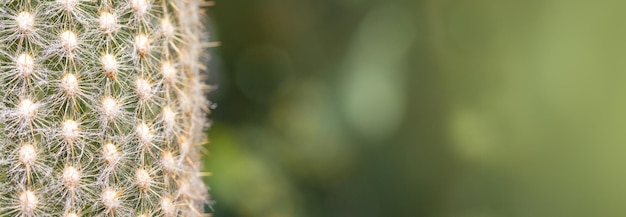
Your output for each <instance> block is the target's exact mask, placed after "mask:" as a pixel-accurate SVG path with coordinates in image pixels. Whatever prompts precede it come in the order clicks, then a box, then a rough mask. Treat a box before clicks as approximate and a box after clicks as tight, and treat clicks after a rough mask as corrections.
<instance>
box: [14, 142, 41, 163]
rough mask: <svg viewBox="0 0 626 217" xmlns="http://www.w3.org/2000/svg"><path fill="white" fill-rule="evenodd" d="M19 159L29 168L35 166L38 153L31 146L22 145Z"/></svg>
mask: <svg viewBox="0 0 626 217" xmlns="http://www.w3.org/2000/svg"><path fill="white" fill-rule="evenodd" d="M18 158H19V160H20V163H22V164H23V165H25V166H27V167H29V166H32V165H34V164H35V161H36V160H37V151H36V150H35V147H34V146H33V145H31V144H22V146H21V147H20V150H19V151H18Z"/></svg>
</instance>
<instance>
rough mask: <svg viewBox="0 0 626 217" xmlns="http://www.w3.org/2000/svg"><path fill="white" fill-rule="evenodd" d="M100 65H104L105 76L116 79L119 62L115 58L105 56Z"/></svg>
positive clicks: (108, 55) (109, 55)
mask: <svg viewBox="0 0 626 217" xmlns="http://www.w3.org/2000/svg"><path fill="white" fill-rule="evenodd" d="M100 63H101V64H102V69H103V70H104V74H106V75H107V76H109V77H115V74H116V73H117V60H116V59H115V56H113V55H111V54H105V55H103V56H102V57H101V58H100Z"/></svg>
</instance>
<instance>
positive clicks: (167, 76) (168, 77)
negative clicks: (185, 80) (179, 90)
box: [161, 61, 176, 85]
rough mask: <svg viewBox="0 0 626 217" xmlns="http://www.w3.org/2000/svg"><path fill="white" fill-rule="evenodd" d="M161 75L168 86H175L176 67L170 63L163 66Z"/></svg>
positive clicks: (167, 62) (164, 63)
mask: <svg viewBox="0 0 626 217" xmlns="http://www.w3.org/2000/svg"><path fill="white" fill-rule="evenodd" d="M161 74H162V75H163V80H164V81H165V83H166V84H169V85H173V84H174V82H176V67H174V65H173V64H172V63H170V62H169V61H165V62H163V63H162V64H161Z"/></svg>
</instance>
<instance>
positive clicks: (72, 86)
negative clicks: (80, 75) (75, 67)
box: [61, 74, 79, 97]
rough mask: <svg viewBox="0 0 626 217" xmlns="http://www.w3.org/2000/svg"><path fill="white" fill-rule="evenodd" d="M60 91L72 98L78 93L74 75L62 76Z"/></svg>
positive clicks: (76, 80)
mask: <svg viewBox="0 0 626 217" xmlns="http://www.w3.org/2000/svg"><path fill="white" fill-rule="evenodd" d="M61 89H62V90H63V92H64V93H65V94H66V95H68V96H70V97H73V96H74V95H75V94H76V93H78V90H79V86H78V79H77V78H76V75H74V74H66V75H65V76H63V78H62V79H61Z"/></svg>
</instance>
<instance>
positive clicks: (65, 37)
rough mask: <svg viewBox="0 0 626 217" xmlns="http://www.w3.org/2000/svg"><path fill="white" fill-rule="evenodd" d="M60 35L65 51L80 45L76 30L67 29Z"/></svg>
mask: <svg viewBox="0 0 626 217" xmlns="http://www.w3.org/2000/svg"><path fill="white" fill-rule="evenodd" d="M60 37H61V46H63V49H65V51H67V52H70V51H73V50H74V49H76V47H77V46H78V37H77V36H76V33H75V32H72V31H65V32H63V33H61V35H60Z"/></svg>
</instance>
